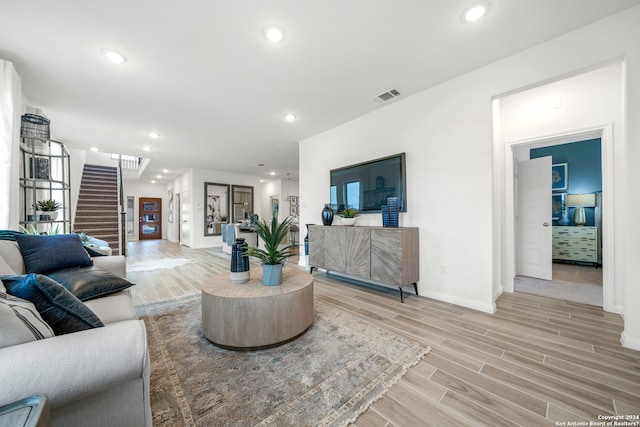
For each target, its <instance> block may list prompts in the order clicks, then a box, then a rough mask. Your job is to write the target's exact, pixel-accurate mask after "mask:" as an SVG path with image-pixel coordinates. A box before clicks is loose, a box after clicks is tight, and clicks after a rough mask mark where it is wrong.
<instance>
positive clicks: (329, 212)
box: [322, 203, 333, 225]
mask: <svg viewBox="0 0 640 427" xmlns="http://www.w3.org/2000/svg"><path fill="white" fill-rule="evenodd" d="M331 223H333V209H331V208H330V207H329V204H328V203H327V204H325V205H324V209H322V224H324V225H331Z"/></svg>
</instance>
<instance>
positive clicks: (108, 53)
mask: <svg viewBox="0 0 640 427" xmlns="http://www.w3.org/2000/svg"><path fill="white" fill-rule="evenodd" d="M100 52H102V54H103V55H104V56H105V57H106V58H107V59H108V60H109V61H111V62H114V63H116V64H122V63H123V62H125V61H126V60H127V58H125V57H124V55H123V54H121V53H119V52H116V51H115V50H111V49H102V50H101V51H100Z"/></svg>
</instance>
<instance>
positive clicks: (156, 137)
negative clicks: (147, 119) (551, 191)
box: [149, 132, 160, 139]
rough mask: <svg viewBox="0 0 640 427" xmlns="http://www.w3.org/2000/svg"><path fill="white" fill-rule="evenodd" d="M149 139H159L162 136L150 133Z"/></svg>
mask: <svg viewBox="0 0 640 427" xmlns="http://www.w3.org/2000/svg"><path fill="white" fill-rule="evenodd" d="M149 138H153V139H158V138H160V134H159V133H158V132H149Z"/></svg>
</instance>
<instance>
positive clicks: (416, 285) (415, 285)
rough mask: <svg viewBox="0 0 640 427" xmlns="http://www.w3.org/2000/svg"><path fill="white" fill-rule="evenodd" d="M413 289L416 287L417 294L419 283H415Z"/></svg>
mask: <svg viewBox="0 0 640 427" xmlns="http://www.w3.org/2000/svg"><path fill="white" fill-rule="evenodd" d="M413 289H415V291H416V295H418V284H417V283H414V284H413Z"/></svg>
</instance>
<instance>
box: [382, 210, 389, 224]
mask: <svg viewBox="0 0 640 427" xmlns="http://www.w3.org/2000/svg"><path fill="white" fill-rule="evenodd" d="M382 226H383V227H388V226H389V206H387V205H383V206H382Z"/></svg>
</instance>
